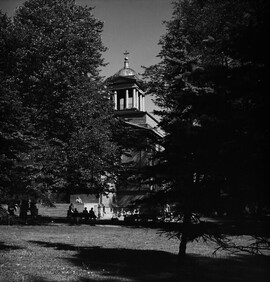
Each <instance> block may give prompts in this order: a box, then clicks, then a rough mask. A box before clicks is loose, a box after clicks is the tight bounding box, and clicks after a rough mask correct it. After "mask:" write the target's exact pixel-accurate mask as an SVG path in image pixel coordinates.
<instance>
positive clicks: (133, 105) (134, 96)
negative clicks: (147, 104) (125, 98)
mask: <svg viewBox="0 0 270 282" xmlns="http://www.w3.org/2000/svg"><path fill="white" fill-rule="evenodd" d="M132 107H133V108H136V88H133V93H132Z"/></svg>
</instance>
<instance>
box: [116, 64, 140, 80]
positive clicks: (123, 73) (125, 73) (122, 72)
mask: <svg viewBox="0 0 270 282" xmlns="http://www.w3.org/2000/svg"><path fill="white" fill-rule="evenodd" d="M119 76H122V77H123V76H124V77H134V78H137V79H138V78H139V77H138V74H137V73H136V71H135V70H133V69H131V68H125V67H124V68H122V69H120V70H119V71H118V72H117V73H116V74H115V75H114V77H119Z"/></svg>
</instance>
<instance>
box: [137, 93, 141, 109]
mask: <svg viewBox="0 0 270 282" xmlns="http://www.w3.org/2000/svg"><path fill="white" fill-rule="evenodd" d="M138 110H139V111H141V110H142V94H141V93H140V92H139V97H138Z"/></svg>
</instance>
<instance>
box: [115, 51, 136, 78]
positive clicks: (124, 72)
mask: <svg viewBox="0 0 270 282" xmlns="http://www.w3.org/2000/svg"><path fill="white" fill-rule="evenodd" d="M118 77H126V78H132V79H135V80H139V76H138V74H137V73H136V71H135V70H133V69H131V68H129V66H128V57H125V61H124V67H123V68H122V69H120V70H119V71H118V72H117V73H115V74H114V75H113V76H112V78H113V79H115V78H118Z"/></svg>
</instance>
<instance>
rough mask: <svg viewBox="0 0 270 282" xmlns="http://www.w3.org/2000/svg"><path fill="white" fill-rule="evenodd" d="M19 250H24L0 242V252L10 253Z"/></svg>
mask: <svg viewBox="0 0 270 282" xmlns="http://www.w3.org/2000/svg"><path fill="white" fill-rule="evenodd" d="M19 249H24V248H22V247H19V246H10V245H6V244H5V243H4V242H0V251H12V250H19Z"/></svg>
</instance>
